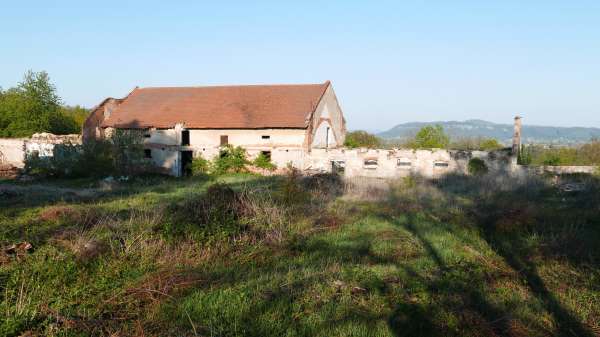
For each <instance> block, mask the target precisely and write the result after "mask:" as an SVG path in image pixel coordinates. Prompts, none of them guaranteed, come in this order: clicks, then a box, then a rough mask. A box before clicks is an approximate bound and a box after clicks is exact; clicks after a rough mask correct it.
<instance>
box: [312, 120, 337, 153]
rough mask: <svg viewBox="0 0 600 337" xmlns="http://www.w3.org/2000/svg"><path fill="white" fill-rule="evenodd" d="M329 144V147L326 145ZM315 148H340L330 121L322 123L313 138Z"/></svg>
mask: <svg viewBox="0 0 600 337" xmlns="http://www.w3.org/2000/svg"><path fill="white" fill-rule="evenodd" d="M326 143H327V145H325V144H326ZM312 146H313V148H319V149H322V148H330V149H331V148H335V147H337V146H338V142H337V140H336V136H335V133H334V132H333V128H332V127H331V124H330V123H329V122H328V121H322V122H321V124H320V125H319V127H318V128H317V130H316V131H315V136H314V138H313V145H312Z"/></svg>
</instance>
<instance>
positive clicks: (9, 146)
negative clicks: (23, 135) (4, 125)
mask: <svg viewBox="0 0 600 337" xmlns="http://www.w3.org/2000/svg"><path fill="white" fill-rule="evenodd" d="M25 142H26V140H25V139H10V138H2V139H0V164H10V165H12V166H16V167H19V168H22V167H23V166H24V165H25V164H24V161H25Z"/></svg>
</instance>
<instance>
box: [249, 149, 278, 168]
mask: <svg viewBox="0 0 600 337" xmlns="http://www.w3.org/2000/svg"><path fill="white" fill-rule="evenodd" d="M252 165H254V166H256V167H259V168H262V169H266V170H269V171H274V170H275V169H277V166H275V164H273V163H272V162H271V158H269V157H267V155H265V154H264V153H262V152H261V153H260V154H259V155H258V156H257V157H256V159H254V161H253V162H252Z"/></svg>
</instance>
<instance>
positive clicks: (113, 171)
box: [25, 130, 146, 178]
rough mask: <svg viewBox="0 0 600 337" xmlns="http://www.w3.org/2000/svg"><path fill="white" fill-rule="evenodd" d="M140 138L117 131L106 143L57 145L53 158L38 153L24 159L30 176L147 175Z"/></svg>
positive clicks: (89, 142)
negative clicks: (142, 173) (143, 173)
mask: <svg viewBox="0 0 600 337" xmlns="http://www.w3.org/2000/svg"><path fill="white" fill-rule="evenodd" d="M141 144H142V143H141V136H139V135H137V134H136V132H134V131H128V130H117V132H116V133H115V134H114V135H113V136H112V137H111V138H109V139H107V140H90V141H88V142H86V143H84V144H83V145H73V144H57V145H55V146H54V150H53V155H52V156H49V157H40V156H39V154H38V153H37V152H34V153H32V154H30V155H28V156H27V158H26V159H25V172H27V174H30V175H38V176H47V177H57V178H63V177H64V178H77V177H102V176H107V175H131V174H138V173H141V172H144V171H145V170H146V166H145V164H144V161H143V158H142V156H143V150H142V145H141Z"/></svg>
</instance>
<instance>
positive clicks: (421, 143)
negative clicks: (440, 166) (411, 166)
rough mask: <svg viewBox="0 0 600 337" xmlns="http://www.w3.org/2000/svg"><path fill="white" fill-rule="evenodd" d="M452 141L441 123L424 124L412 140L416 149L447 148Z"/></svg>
mask: <svg viewBox="0 0 600 337" xmlns="http://www.w3.org/2000/svg"><path fill="white" fill-rule="evenodd" d="M449 143H450V138H449V137H448V135H446V133H445V132H444V128H443V127H442V126H441V125H435V126H424V127H423V128H421V130H419V132H418V133H417V135H416V136H415V139H414V140H413V142H412V147H413V148H415V149H445V148H447V147H448V144H449Z"/></svg>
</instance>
